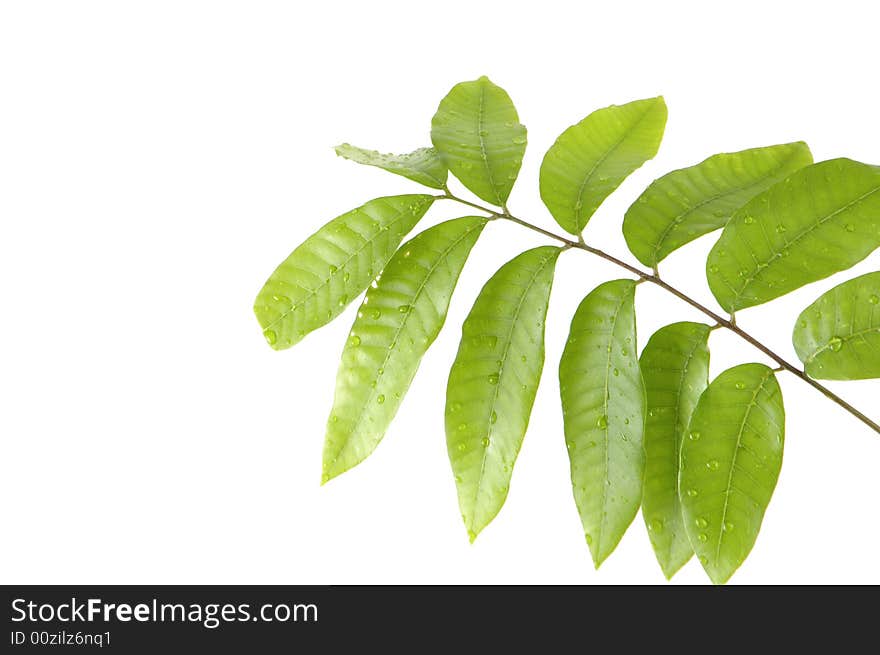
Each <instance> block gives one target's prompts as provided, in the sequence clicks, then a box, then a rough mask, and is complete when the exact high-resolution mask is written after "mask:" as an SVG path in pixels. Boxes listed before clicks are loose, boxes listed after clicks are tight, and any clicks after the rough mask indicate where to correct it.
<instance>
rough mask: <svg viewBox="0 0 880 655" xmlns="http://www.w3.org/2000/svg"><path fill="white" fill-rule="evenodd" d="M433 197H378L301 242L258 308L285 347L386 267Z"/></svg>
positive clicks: (270, 338) (279, 346)
mask: <svg viewBox="0 0 880 655" xmlns="http://www.w3.org/2000/svg"><path fill="white" fill-rule="evenodd" d="M433 202H434V197H433V196H429V195H422V194H417V195H404V196H387V197H385V198H376V199H375V200H370V201H369V202H368V203H366V204H364V205H362V206H360V207H358V208H357V209H353V210H351V211H350V212H346V213H345V214H342V215H341V216H337V217H336V218H334V219H333V220H332V221H330V222H329V223H327V224H326V225H324V226H323V227H322V228H321V229H320V230H318V231H317V232H315V233H314V234H313V235H312V236H310V237H309V238H308V239H306V240H305V241H304V242H303V243H302V244H300V245H299V246H298V247H297V248H296V250H294V251H293V252H292V253H291V254H290V256H288V257H287V259H285V260H284V261H283V262H281V264H280V265H279V266H278V268H276V269H275V272H274V273H272V275H271V276H270V277H269V279H268V280H267V281H266V284H265V285H263V288H262V289H261V290H260V293H259V294H258V295H257V299H256V301H255V302H254V312H255V313H256V315H257V320H258V321H259V322H260V325H261V326H262V328H263V336H264V337H265V338H266V341H267V342H268V343H269V345H270V346H272V348H274V349H275V350H283V349H284V348H289V347H290V346H292V345H294V344H296V343H297V342H298V341H300V340H301V339H302V338H303V337H304V336H305V335H307V334H308V333H309V332H311V331H312V330H315V329H317V328H319V327H321V326H322V325H325V324H327V323H329V322H330V321H331V320H333V319H334V318H336V317H337V316H338V315H339V314H340V312H342V310H343V309H345V307H346V306H347V305H348V303H350V302H351V301H352V300H353V299H354V298H355V297H356V296H357V295H358V294H360V293H361V292H362V291H363V290H364V289H366V288H367V285H369V284H370V281H371V280H372V279H373V278H375V277H376V275H378V274H379V272H380V271H381V270H382V268H384V266H385V263H386V262H387V261H388V259H389V258H390V257H391V255H392V254H393V253H394V251H395V250H396V249H397V246H398V245H400V241H401V239H403V237H404V235H406V233H407V232H409V231H410V230H411V229H412V228H413V227H415V224H416V223H418V222H419V219H421V218H422V216H424V215H425V212H427V211H428V208H429V207H430V206H431V203H433Z"/></svg>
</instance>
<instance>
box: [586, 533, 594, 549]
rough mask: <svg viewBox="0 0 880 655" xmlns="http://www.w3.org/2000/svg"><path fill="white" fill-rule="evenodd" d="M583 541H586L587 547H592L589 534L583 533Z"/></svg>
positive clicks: (591, 536) (591, 538)
mask: <svg viewBox="0 0 880 655" xmlns="http://www.w3.org/2000/svg"><path fill="white" fill-rule="evenodd" d="M584 539H586V540H587V545H588V546H592V545H593V535H591V534H589V533H585V534H584Z"/></svg>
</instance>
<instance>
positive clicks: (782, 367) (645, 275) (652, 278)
mask: <svg viewBox="0 0 880 655" xmlns="http://www.w3.org/2000/svg"><path fill="white" fill-rule="evenodd" d="M437 198H440V199H444V200H454V201H455V202H458V203H460V204H463V205H467V206H468V207H472V208H474V209H478V210H480V211H483V212H486V213H488V214H489V215H491V216H492V217H493V218H502V219H505V220H508V221H511V222H513V223H516V224H517V225H521V226H522V227H525V228H527V229H529V230H532V231H534V232H537V233H538V234H542V235H543V236H545V237H549V238H550V239H554V240H556V241H559V242H560V243H562V244H564V245H565V248H566V250H567V249H570V248H571V249H577V250H583V251H585V252H588V253H590V254H591V255H595V256H596V257H601V258H602V259H604V260H605V261H608V262H611V263H612V264H615V265H616V266H619V267H620V268H623V269H625V270H627V271H629V272H630V273H632V274H633V275H635V276H636V277H638V279H639V281H644V282H650V283H651V284H655V285H657V286H658V287H660V288H661V289H664V290H666V291H668V292H669V293H671V294H672V295H673V296H676V297H677V298H679V299H680V300H682V301H684V302H686V303H687V304H688V305H690V306H691V307H693V308H694V309H697V310H699V311H700V312H702V313H703V314H705V315H706V316H708V317H709V318H710V319H712V320H713V321H715V325H714V326H713V329H715V328H718V327H723V328H726V329H728V330H730V331H731V332H733V333H734V334H736V335H737V336H739V337H740V338H741V339H743V340H744V341H746V342H748V343H749V344H751V345H752V346H753V347H755V348H757V349H758V350H760V351H761V352H762V353H764V354H765V355H767V357H769V358H770V359H772V360H773V361H774V362H776V364H778V368H777V370H779V371H788V372H789V373H791V374H792V375H794V376H795V377H798V378H800V379H801V380H803V381H804V382H806V383H807V384H809V385H810V386H811V387H813V388H814V389H816V390H817V391H818V392H819V393H821V394H822V395H824V396H825V397H826V398H828V399H829V400H830V401H832V402H833V403H836V404H837V405H839V406H840V407H841V408H843V409H844V410H845V411H847V412H849V413H850V414H852V415H853V416H855V417H856V418H857V419H858V420H860V421H861V422H862V423H864V424H865V425H867V426H868V427H869V428H871V429H872V430H873V431H874V432H876V433H878V434H880V425H878V424H877V423H876V422H875V421H872V420H871V419H870V418H868V417H867V416H865V414H863V413H862V412H860V411H859V410H858V409H856V408H855V407H853V406H852V405H850V404H849V403H848V402H846V401H845V400H844V399H843V398H841V397H840V396H838V395H837V394H836V393H834V392H833V391H831V389H829V388H827V387H826V386H825V385H823V384H821V383H820V382H817V381H816V380H814V379H813V378H811V377H810V376H808V375H807V374H806V373H805V372H804V371H803V370H801V369H799V368H798V367H797V366H795V365H794V364H791V363H790V362H788V361H786V360H785V359H783V358H782V356H781V355H778V354H776V353H775V352H774V351H773V350H771V349H770V348H769V347H767V346H765V345H764V344H763V343H761V342H760V341H758V339H756V338H755V337H753V336H752V335H751V334H749V333H748V332H746V331H745V330H743V329H742V328H741V327H739V326H738V325H737V324H736V321H735V320H734V318H733V316H732V315H731V317H730V318H729V319H727V318H724V317H723V316H721V315H720V314H718V313H717V312H714V311H712V310H711V309H709V308H708V307H706V306H705V305H703V304H701V303H700V302H698V301H697V300H694V299H693V298H691V297H690V296H689V295H687V294H686V293H685V292H683V291H681V290H680V289H678V288H676V287H674V286H672V285H671V284H669V283H668V282H666V281H665V280H663V279H662V278H661V277H660V275H659V273H658V272H657V270H656V268H655V269H654V271H653V272H649V271H643V270H642V269H640V268H639V267H638V266H633V265H632V264H629V263H627V262H625V261H623V260H622V259H618V258H617V257H615V256H614V255H612V254H610V253H607V252H605V251H604V250H601V249H599V248H594V247H593V246H590V245H588V244H586V243H585V242H584V241H583V239H581V238H579V239H578V240H577V241H574V240H572V239H569V238H567V237H564V236H562V235H559V234H556V233H555V232H551V231H550V230H545V229H544V228H542V227H539V226H537V225H534V224H533V223H530V222H529V221H526V220H523V219H521V218H518V217H516V216H514V215H512V214H511V213H510V212H508V211H507V210H506V209H504V210H502V211H500V212H499V211H497V210H496V209H492V208H490V207H486V206H484V205H480V204H478V203H474V202H471V201H469V200H465V199H464V198H459V197H458V196H455V195H453V194H452V193H450V192H449V191H447V192H446V193H445V194H444V195H442V196H437Z"/></svg>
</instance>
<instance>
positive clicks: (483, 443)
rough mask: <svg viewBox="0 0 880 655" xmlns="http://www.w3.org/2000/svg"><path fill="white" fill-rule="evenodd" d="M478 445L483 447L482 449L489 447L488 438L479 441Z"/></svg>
mask: <svg viewBox="0 0 880 655" xmlns="http://www.w3.org/2000/svg"><path fill="white" fill-rule="evenodd" d="M480 443H481V444H482V445H483V448H488V447H489V437H483V438H482V439H480Z"/></svg>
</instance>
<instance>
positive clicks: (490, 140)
mask: <svg viewBox="0 0 880 655" xmlns="http://www.w3.org/2000/svg"><path fill="white" fill-rule="evenodd" d="M431 141H432V142H433V144H434V147H435V148H437V150H438V151H439V152H440V155H441V156H442V157H443V160H444V162H445V163H446V165H447V166H448V167H449V170H450V171H452V174H453V175H455V177H457V178H458V179H459V180H460V181H461V183H462V184H464V185H465V186H466V187H467V188H468V189H470V190H471V191H472V192H473V193H474V194H476V195H477V196H479V197H480V198H482V199H483V200H485V201H486V202H489V203H492V204H493V205H496V206H498V207H503V206H504V205H505V203H506V202H507V198H508V196H510V191H511V189H513V183H514V182H515V181H516V176H517V175H518V174H519V169H520V166H521V165H522V159H523V154H524V153H525V151H526V128H525V126H524V125H521V124H520V122H519V116H518V115H517V113H516V108H515V107H514V106H513V102H512V101H511V100H510V96H509V95H507V92H506V91H505V90H504V89H502V88H501V87H500V86H495V85H494V84H492V82H490V81H489V78H488V77H481V78H480V79H478V80H475V81H473V82H462V83H460V84H456V85H455V86H454V87H452V90H451V91H450V92H449V93H448V94H447V95H446V97H445V98H443V100H442V101H441V102H440V107H439V108H438V109H437V113H436V114H434V118H433V120H432V121H431Z"/></svg>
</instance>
